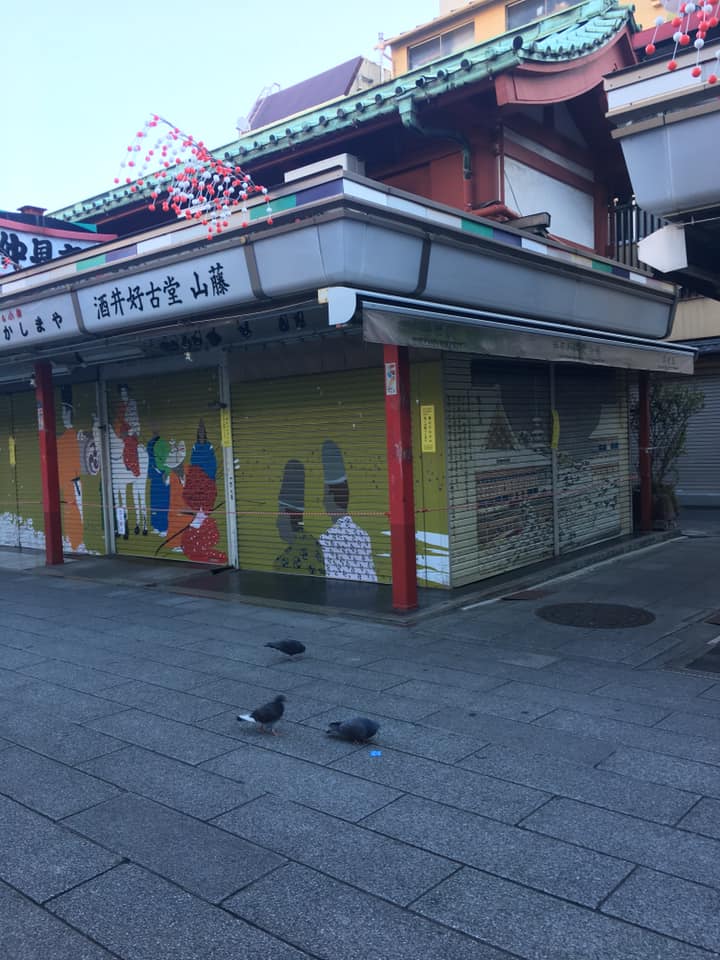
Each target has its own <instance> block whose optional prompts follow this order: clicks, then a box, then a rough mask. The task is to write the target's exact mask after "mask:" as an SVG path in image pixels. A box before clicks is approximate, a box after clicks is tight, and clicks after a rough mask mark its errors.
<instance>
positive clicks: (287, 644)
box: [265, 640, 305, 657]
mask: <svg viewBox="0 0 720 960" xmlns="http://www.w3.org/2000/svg"><path fill="white" fill-rule="evenodd" d="M265 646H266V647H272V648H273V650H279V651H280V653H286V654H287V655H288V656H289V657H294V656H296V655H297V654H298V653H305V644H304V643H300V641H299V640H274V641H273V642H272V643H266V644H265Z"/></svg>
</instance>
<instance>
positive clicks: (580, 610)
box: [535, 603, 655, 630]
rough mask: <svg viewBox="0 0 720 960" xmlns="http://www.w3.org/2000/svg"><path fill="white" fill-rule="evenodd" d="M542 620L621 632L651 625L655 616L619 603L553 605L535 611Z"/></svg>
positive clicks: (570, 625) (568, 625)
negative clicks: (630, 628) (624, 629)
mask: <svg viewBox="0 0 720 960" xmlns="http://www.w3.org/2000/svg"><path fill="white" fill-rule="evenodd" d="M535 612H536V614H537V615H538V616H539V617H542V619H543V620H548V621H549V622H550V623H559V624H562V626H564V627H598V628H602V629H605V630H622V629H623V628H627V627H644V626H645V624H647V623H652V622H653V620H654V619H655V614H654V613H650V611H649V610H643V609H642V608H641V607H625V606H623V605H622V604H619V603H555V604H551V605H550V606H548V607H540V609H539V610H536V611H535Z"/></svg>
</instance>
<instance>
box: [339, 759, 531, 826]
mask: <svg viewBox="0 0 720 960" xmlns="http://www.w3.org/2000/svg"><path fill="white" fill-rule="evenodd" d="M332 768H333V769H334V770H343V771H345V772H346V773H351V774H354V775H355V776H357V777H363V778H364V779H366V780H371V781H374V782H375V783H382V784H385V785H386V786H389V787H394V788H395V789H397V790H401V791H402V792H403V793H414V794H416V795H417V796H420V797H425V798H426V799H427V800H438V801H440V802H442V803H447V804H449V805H451V806H455V807H460V808H461V809H463V810H470V811H472V812H473V813H481V814H483V815H484V816H488V817H491V818H492V819H494V820H502V821H503V822H505V823H517V822H518V820H521V819H522V818H523V817H525V816H527V815H528V813H529V812H530V811H531V810H535V809H536V808H537V807H539V806H541V805H542V804H543V803H545V801H546V800H547V799H548V794H546V793H541V792H540V791H539V790H532V789H530V788H529V787H522V786H518V785H517V784H514V783H508V782H507V781H506V780H497V779H495V778H493V777H486V776H483V775H482V774H480V773H474V772H472V771H471V770H462V769H460V768H459V767H453V766H450V765H449V764H445V763H437V762H436V761H434V760H423V759H422V758H421V757H413V756H410V755H409V754H406V753H400V752H399V751H396V750H386V749H383V750H382V755H381V756H379V757H376V756H372V751H370V750H367V749H366V750H359V751H357V752H356V753H353V754H351V755H350V756H348V757H344V758H343V759H342V760H338V761H336V762H335V763H333V765H332Z"/></svg>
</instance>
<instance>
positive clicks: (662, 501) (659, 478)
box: [630, 379, 705, 530]
mask: <svg viewBox="0 0 720 960" xmlns="http://www.w3.org/2000/svg"><path fill="white" fill-rule="evenodd" d="M704 406H705V395H704V394H703V392H702V390H699V389H698V388H697V387H695V386H692V385H691V384H688V383H683V382H668V381H666V380H655V379H653V380H651V382H650V454H651V463H652V495H653V527H654V529H656V530H667V529H668V528H669V527H672V526H674V525H675V523H676V522H677V516H678V502H677V497H676V494H675V486H676V484H677V462H678V460H679V459H680V457H681V456H682V454H683V453H684V452H685V444H686V441H687V427H688V423H689V421H690V418H691V417H692V416H693V415H694V414H696V413H697V412H698V410H702V408H703V407H704ZM630 419H631V424H632V427H633V430H634V431H635V434H636V435H637V432H638V425H639V409H638V404H637V402H636V403H635V404H633V406H632V408H631V415H630ZM638 499H639V497H638V496H636V498H635V501H636V502H637V500H638Z"/></svg>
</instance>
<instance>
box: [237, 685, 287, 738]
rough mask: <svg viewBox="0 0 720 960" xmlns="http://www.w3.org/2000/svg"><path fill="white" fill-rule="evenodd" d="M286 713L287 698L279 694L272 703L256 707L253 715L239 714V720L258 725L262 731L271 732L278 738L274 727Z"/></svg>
mask: <svg viewBox="0 0 720 960" xmlns="http://www.w3.org/2000/svg"><path fill="white" fill-rule="evenodd" d="M284 711H285V697H284V696H283V695H282V693H279V694H278V695H277V696H276V697H275V699H274V700H271V701H270V703H264V704H263V705H262V706H261V707H256V708H255V709H254V710H253V711H252V713H239V714H238V720H245V721H247V723H256V724H257V725H258V726H259V727H260V729H261V730H263V731H265V730H269V731H270V733H272V734H274V735H275V736H277V730H273V727H274V726H275V724H276V723H277V722H278V720H279V719H280V717H281V716H282V715H283V713H284Z"/></svg>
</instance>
